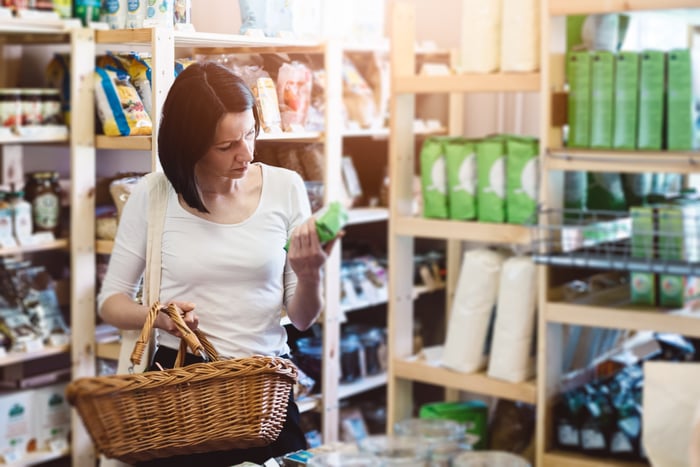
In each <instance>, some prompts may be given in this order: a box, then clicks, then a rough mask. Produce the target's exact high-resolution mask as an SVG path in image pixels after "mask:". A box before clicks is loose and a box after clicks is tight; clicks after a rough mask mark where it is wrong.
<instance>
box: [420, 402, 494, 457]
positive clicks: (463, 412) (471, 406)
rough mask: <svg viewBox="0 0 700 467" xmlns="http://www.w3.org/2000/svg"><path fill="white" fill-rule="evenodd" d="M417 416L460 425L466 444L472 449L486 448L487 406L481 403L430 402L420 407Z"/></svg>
mask: <svg viewBox="0 0 700 467" xmlns="http://www.w3.org/2000/svg"><path fill="white" fill-rule="evenodd" d="M418 416H419V417H420V418H428V419H440V420H454V421H456V422H458V423H462V424H464V425H465V431H466V438H467V442H468V443H469V444H471V446H472V447H473V448H474V449H477V450H478V449H486V448H487V446H488V406H487V405H486V403H485V402H483V401H479V400H471V401H460V402H431V403H428V404H423V405H422V406H421V408H420V412H419V414H418Z"/></svg>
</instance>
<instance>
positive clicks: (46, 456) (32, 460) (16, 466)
mask: <svg viewBox="0 0 700 467" xmlns="http://www.w3.org/2000/svg"><path fill="white" fill-rule="evenodd" d="M69 454H70V450H68V449H66V450H64V451H58V452H51V451H37V452H31V453H28V454H27V455H26V456H24V457H22V459H20V460H18V461H17V462H10V463H9V464H4V463H3V464H0V465H2V466H5V467H27V466H30V465H39V464H44V463H46V462H49V461H53V460H57V459H60V458H62V457H66V456H68V455H69Z"/></svg>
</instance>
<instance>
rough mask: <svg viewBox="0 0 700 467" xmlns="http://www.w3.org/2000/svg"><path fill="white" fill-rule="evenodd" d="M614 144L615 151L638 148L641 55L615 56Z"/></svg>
mask: <svg viewBox="0 0 700 467" xmlns="http://www.w3.org/2000/svg"><path fill="white" fill-rule="evenodd" d="M614 96H615V97H614V102H615V103H614V110H613V144H612V146H613V147H614V148H615V149H635V148H636V147H637V117H638V107H639V54H638V53H636V52H620V53H618V54H617V55H616V56H615V91H614Z"/></svg>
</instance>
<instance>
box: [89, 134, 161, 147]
mask: <svg viewBox="0 0 700 467" xmlns="http://www.w3.org/2000/svg"><path fill="white" fill-rule="evenodd" d="M95 147H96V148H97V149H117V150H123V151H150V150H151V148H152V147H153V138H152V137H151V136H107V135H96V136H95Z"/></svg>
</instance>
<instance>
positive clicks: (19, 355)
mask: <svg viewBox="0 0 700 467" xmlns="http://www.w3.org/2000/svg"><path fill="white" fill-rule="evenodd" d="M69 349H70V346H69V345H59V346H50V347H49V346H47V347H44V348H43V349H40V350H34V351H31V352H8V353H7V355H5V356H2V357H0V367H3V366H7V365H15V364H17V363H24V362H28V361H31V360H36V359H38V358H44V357H50V356H52V355H59V354H62V353H66V352H68V351H69Z"/></svg>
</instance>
